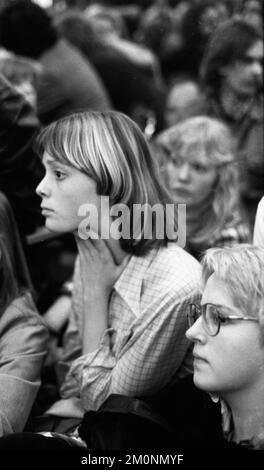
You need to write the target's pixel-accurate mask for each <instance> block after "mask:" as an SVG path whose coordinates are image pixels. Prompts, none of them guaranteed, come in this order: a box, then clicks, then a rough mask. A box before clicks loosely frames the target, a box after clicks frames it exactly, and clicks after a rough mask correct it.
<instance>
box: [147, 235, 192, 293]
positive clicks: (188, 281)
mask: <svg viewBox="0 0 264 470" xmlns="http://www.w3.org/2000/svg"><path fill="white" fill-rule="evenodd" d="M149 272H150V273H154V276H153V277H154V280H155V279H156V280H157V282H159V283H160V285H163V287H165V286H166V287H167V289H169V290H170V289H171V290H177V292H178V291H179V290H180V289H181V288H182V289H183V290H184V291H185V292H186V291H188V292H189V291H190V290H192V291H193V290H194V289H198V288H200V282H201V266H200V263H199V262H198V261H197V260H196V259H195V258H194V257H193V256H192V255H190V254H189V253H188V252H187V251H185V250H184V249H183V248H181V247H179V246H177V244H176V243H168V245H167V247H163V248H160V249H159V250H158V251H157V252H156V255H155V256H154V258H153V260H152V263H151V264H150V266H149ZM152 281H153V279H152Z"/></svg>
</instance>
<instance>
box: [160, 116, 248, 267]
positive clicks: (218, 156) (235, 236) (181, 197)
mask: <svg viewBox="0 0 264 470" xmlns="http://www.w3.org/2000/svg"><path fill="white" fill-rule="evenodd" d="M155 151H156V152H157V157H158V158H160V167H161V171H162V173H163V176H164V179H165V181H166V183H167V187H168V188H169V190H170V191H171V194H172V196H173V198H174V201H175V202H177V203H181V204H186V220H187V242H188V249H189V251H190V252H191V253H192V254H193V255H194V256H196V257H197V258H200V257H201V254H202V252H203V251H205V250H206V249H208V248H211V247H216V246H218V247H224V246H231V245H232V244H235V243H244V242H248V241H249V238H250V233H249V228H248V226H247V224H246V223H245V221H244V219H243V214H242V213H241V210H240V200H239V190H238V175H237V169H236V165H235V158H234V153H233V139H232V137H231V134H230V132H229V130H228V127H227V126H226V125H224V124H223V123H221V122H220V121H218V120H217V119H213V118H210V117H207V116H196V117H193V118H189V119H186V120H185V121H183V122H181V123H179V124H177V125H175V126H173V127H171V128H170V129H168V130H166V131H164V132H163V133H162V134H160V136H159V137H158V138H157V143H156V148H155Z"/></svg>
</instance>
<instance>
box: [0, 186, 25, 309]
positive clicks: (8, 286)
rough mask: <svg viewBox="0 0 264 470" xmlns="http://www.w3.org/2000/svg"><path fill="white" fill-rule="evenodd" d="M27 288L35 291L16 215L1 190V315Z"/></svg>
mask: <svg viewBox="0 0 264 470" xmlns="http://www.w3.org/2000/svg"><path fill="white" fill-rule="evenodd" d="M25 289H29V290H31V292H32V293H33V289H32V283H31V280H30V276H29V271H28V268H27V264H26V260H25V256H24V253H23V249H22V244H21V241H20V236H19V232H18V228H17V225H16V221H15V217H14V214H13V211H12V209H11V206H10V204H9V202H8V199H7V198H6V196H5V195H4V194H3V193H1V192H0V315H1V313H2V312H3V311H4V310H5V309H6V308H7V307H8V305H9V304H10V303H11V302H12V301H13V300H14V299H15V298H17V297H18V296H19V295H20V294H21V293H22V292H23V291H24V290H25Z"/></svg>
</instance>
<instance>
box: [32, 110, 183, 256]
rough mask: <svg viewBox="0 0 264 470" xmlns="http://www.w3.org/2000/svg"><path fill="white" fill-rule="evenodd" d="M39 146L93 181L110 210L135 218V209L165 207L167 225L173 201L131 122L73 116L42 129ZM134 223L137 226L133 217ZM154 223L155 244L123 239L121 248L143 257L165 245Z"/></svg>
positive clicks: (112, 114)
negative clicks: (118, 207)
mask: <svg viewBox="0 0 264 470" xmlns="http://www.w3.org/2000/svg"><path fill="white" fill-rule="evenodd" d="M36 144H37V151H38V153H39V154H40V155H43V153H44V151H46V152H47V153H48V154H50V155H51V156H52V157H53V158H54V159H57V160H58V161H61V162H62V163H64V164H65V163H66V164H68V165H72V166H73V167H75V168H76V169H78V170H80V171H83V172H84V173H86V174H87V175H88V176H89V177H91V178H92V179H93V180H94V181H95V182H96V185H97V193H98V194H99V195H101V196H109V200H110V206H112V205H114V204H121V203H122V204H126V205H127V207H128V208H129V210H130V213H131V215H133V205H134V204H141V205H144V204H148V205H150V206H151V207H153V206H154V205H155V204H161V205H162V206H163V207H164V222H166V213H165V204H167V203H168V204H173V201H172V200H171V198H170V196H169V194H168V193H167V191H166V189H165V188H164V187H163V186H162V184H161V182H160V181H159V179H158V172H157V168H156V163H155V161H154V159H153V157H152V155H151V152H150V149H149V147H148V144H147V142H146V139H145V137H144V135H143V133H142V132H141V130H140V129H139V127H138V125H137V124H136V123H135V122H134V121H132V119H130V118H129V117H128V116H126V115H124V114H122V113H120V112H117V111H107V112H95V111H87V112H80V113H74V114H71V115H69V116H66V117H64V118H62V119H60V120H58V121H56V122H54V123H52V124H50V125H49V126H48V127H46V128H45V129H43V130H42V131H41V133H40V135H39V136H38V139H37V142H36ZM174 212H175V211H174ZM175 215H176V214H175V213H174V214H173V216H174V220H176V217H175ZM170 216H171V215H169V216H168V217H170ZM145 217H150V216H149V214H148V215H147V216H145ZM151 217H153V214H152V216H151ZM130 222H131V225H133V217H132V216H131V219H130ZM146 222H147V221H146V220H144V223H146ZM152 222H153V226H152V227H153V230H152V238H151V239H144V238H143V237H141V238H140V239H138V238H136V239H135V238H134V239H133V238H130V239H122V238H121V240H120V243H121V246H122V248H123V249H124V250H125V251H126V252H128V253H133V254H134V255H139V256H141V255H144V254H145V253H146V252H148V251H149V250H150V249H151V248H154V247H156V248H158V247H160V246H164V245H166V244H167V242H168V238H167V236H166V234H165V235H164V239H157V238H156V237H155V236H154V233H155V231H156V226H155V225H156V223H157V222H158V220H157V221H156V220H155V219H154V221H153V219H152ZM152 222H151V223H152ZM176 222H177V221H176ZM173 225H174V226H175V222H174V224H173ZM131 233H132V232H131Z"/></svg>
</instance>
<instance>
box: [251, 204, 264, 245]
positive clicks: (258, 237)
mask: <svg viewBox="0 0 264 470" xmlns="http://www.w3.org/2000/svg"><path fill="white" fill-rule="evenodd" d="M253 243H254V245H259V246H263V247H264V197H263V198H262V199H261V200H260V202H259V205H258V209H257V213H256V219H255V226H254V233H253Z"/></svg>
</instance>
